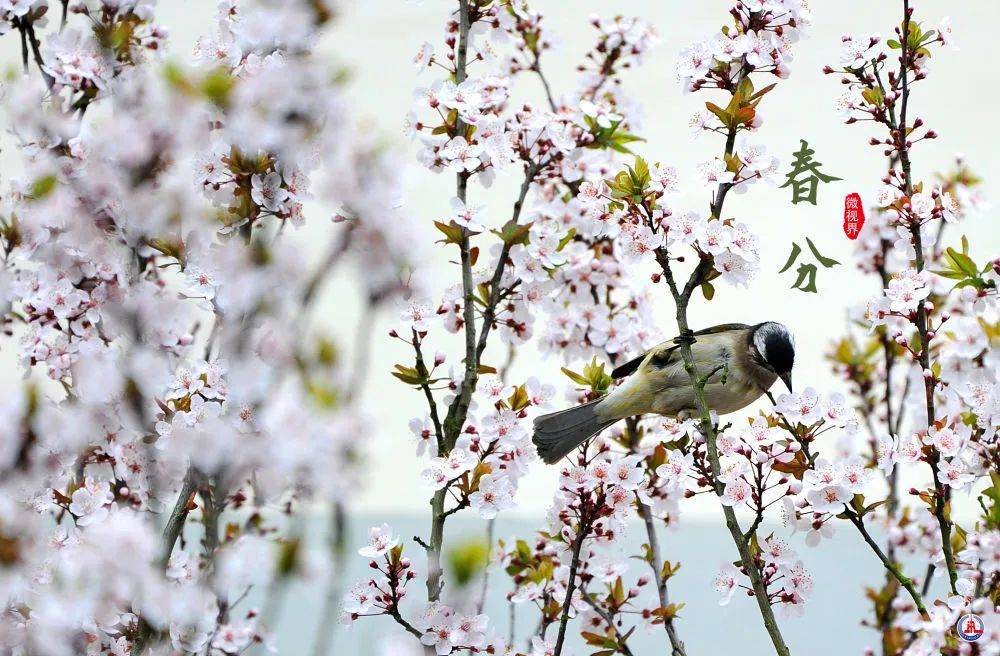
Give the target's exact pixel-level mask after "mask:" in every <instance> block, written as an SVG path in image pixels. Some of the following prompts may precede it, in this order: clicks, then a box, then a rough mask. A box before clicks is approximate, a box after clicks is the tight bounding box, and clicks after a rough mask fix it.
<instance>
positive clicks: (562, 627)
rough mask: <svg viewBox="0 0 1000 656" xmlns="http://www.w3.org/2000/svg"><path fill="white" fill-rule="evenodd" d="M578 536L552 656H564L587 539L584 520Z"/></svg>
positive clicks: (574, 542)
mask: <svg viewBox="0 0 1000 656" xmlns="http://www.w3.org/2000/svg"><path fill="white" fill-rule="evenodd" d="M578 531H579V532H578V534H577V536H576V539H575V540H573V559H572V560H571V561H570V562H569V581H568V582H567V583H566V598H565V599H563V604H562V615H561V616H560V617H559V633H558V634H557V635H556V645H555V647H554V648H553V650H552V656H560V654H562V649H563V642H564V641H565V640H566V625H567V624H568V623H569V611H570V608H571V607H572V605H573V592H575V591H576V568H577V566H578V565H579V564H580V551H581V549H582V548H583V541H584V539H585V538H586V537H587V526H586V525H585V524H584V521H583V519H582V518H581V520H580V525H579V527H578Z"/></svg>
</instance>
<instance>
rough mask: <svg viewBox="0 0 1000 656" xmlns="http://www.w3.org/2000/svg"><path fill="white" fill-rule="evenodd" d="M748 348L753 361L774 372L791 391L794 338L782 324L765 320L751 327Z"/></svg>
mask: <svg viewBox="0 0 1000 656" xmlns="http://www.w3.org/2000/svg"><path fill="white" fill-rule="evenodd" d="M750 350H751V352H752V354H753V358H754V361H755V362H756V363H757V364H758V365H760V366H761V367H764V368H765V369H767V370H768V371H771V372H774V373H775V374H776V375H777V376H778V378H780V379H781V381H782V382H783V383H785V387H787V388H788V391H789V392H791V391H792V367H793V366H794V365H795V338H794V337H792V333H790V332H789V331H788V328H786V327H785V326H784V325H782V324H780V323H777V322H774V321H765V322H764V323H760V324H757V325H756V326H754V327H753V333H752V334H751V338H750Z"/></svg>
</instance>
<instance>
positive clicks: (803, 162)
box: [781, 139, 840, 205]
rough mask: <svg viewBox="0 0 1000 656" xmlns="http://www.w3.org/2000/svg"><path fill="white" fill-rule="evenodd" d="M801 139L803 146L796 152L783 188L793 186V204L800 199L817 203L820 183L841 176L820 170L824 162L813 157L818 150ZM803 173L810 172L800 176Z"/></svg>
mask: <svg viewBox="0 0 1000 656" xmlns="http://www.w3.org/2000/svg"><path fill="white" fill-rule="evenodd" d="M799 141H800V142H801V143H802V147H801V148H799V150H798V151H797V152H796V153H794V157H795V160H794V161H793V162H792V170H791V171H789V172H788V175H786V176H785V177H786V178H788V179H787V180H786V181H785V184H783V185H781V188H782V189H784V188H785V187H787V186H788V185H791V186H792V204H793V205H797V204H798V203H799V201H803V200H807V201H809V202H810V203H812V204H813V205H815V204H816V190H817V187H818V186H819V183H820V182H832V181H833V180H840V178H837V177H834V176H832V175H827V174H825V173H822V172H820V170H819V169H820V167H821V166H823V164H822V163H821V162H815V161H813V158H812V156H813V155H814V154H815V153H816V151H815V150H812V149H811V148H809V144H808V143H806V140H805V139H799ZM803 173H808V174H809V175H806V176H803V177H800V176H802V174H803Z"/></svg>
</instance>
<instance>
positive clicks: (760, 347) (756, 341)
mask: <svg viewBox="0 0 1000 656" xmlns="http://www.w3.org/2000/svg"><path fill="white" fill-rule="evenodd" d="M765 342H766V340H765V339H764V330H763V329H761V330H758V331H757V333H756V334H755V335H754V336H753V345H754V346H755V347H757V353H758V354H760V359H761V360H763V361H764V362H767V347H766V346H765Z"/></svg>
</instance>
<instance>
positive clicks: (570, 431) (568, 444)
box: [532, 399, 618, 465]
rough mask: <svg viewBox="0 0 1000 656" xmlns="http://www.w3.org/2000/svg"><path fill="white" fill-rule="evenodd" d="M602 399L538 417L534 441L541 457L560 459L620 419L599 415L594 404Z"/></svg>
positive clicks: (556, 460)
mask: <svg viewBox="0 0 1000 656" xmlns="http://www.w3.org/2000/svg"><path fill="white" fill-rule="evenodd" d="M602 400H603V399H597V400H596V401H590V402H589V403H584V404H582V405H578V406H576V407H574V408H569V409H567V410H560V411H559V412H553V413H551V414H547V415H542V416H540V417H536V418H535V434H534V436H533V438H532V441H533V442H534V443H535V446H536V447H537V448H538V455H540V456H541V457H542V460H544V461H545V462H546V463H547V464H550V465H551V464H553V463H556V462H558V461H559V460H561V459H562V458H563V457H565V456H566V455H567V454H569V452H570V451H572V450H573V449H575V448H576V447H578V446H580V445H581V444H583V443H584V442H585V441H587V440H588V439H590V438H591V437H593V436H594V435H597V434H598V433H599V432H601V431H602V430H604V429H605V428H607V427H608V426H610V425H611V424H613V423H615V422H616V421H618V420H617V419H614V418H607V417H602V416H600V415H598V414H597V412H596V408H595V406H596V405H597V404H598V403H600V402H601V401H602Z"/></svg>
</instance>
